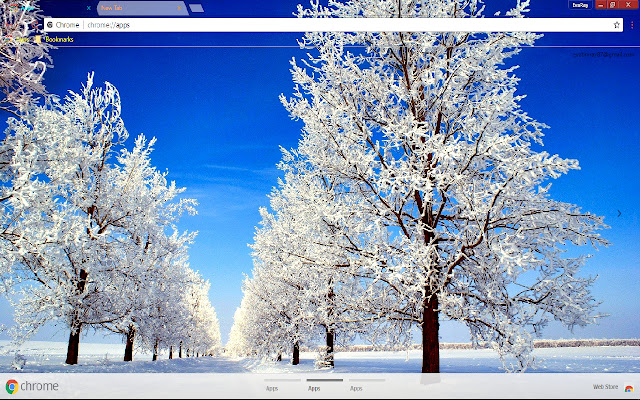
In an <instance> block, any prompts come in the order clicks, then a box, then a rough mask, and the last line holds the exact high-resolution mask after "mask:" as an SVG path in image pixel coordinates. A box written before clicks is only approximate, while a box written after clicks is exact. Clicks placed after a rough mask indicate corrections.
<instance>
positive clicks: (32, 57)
mask: <svg viewBox="0 0 640 400" xmlns="http://www.w3.org/2000/svg"><path fill="white" fill-rule="evenodd" d="M41 20H43V16H42V15H41V11H40V8H39V6H38V2H37V1H35V0H31V1H18V0H16V1H3V2H0V37H1V38H2V40H1V41H0V92H2V97H0V109H1V110H5V111H9V112H12V113H16V112H19V111H20V110H24V109H26V108H27V107H28V106H29V104H30V103H31V102H32V101H33V98H34V95H38V94H44V93H45V88H44V84H43V83H42V82H43V76H44V73H45V71H46V69H47V63H48V62H50V61H51V58H50V57H49V54H48V53H49V50H50V49H51V48H52V46H51V45H50V44H48V43H47V42H46V41H45V40H44V39H41V40H40V42H37V41H36V40H35V37H36V36H37V35H40V29H39V26H38V24H39V21H41Z"/></svg>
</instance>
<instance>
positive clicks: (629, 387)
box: [624, 385, 633, 393]
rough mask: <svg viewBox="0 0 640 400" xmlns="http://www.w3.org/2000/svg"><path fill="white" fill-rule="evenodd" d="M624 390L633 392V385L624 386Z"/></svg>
mask: <svg viewBox="0 0 640 400" xmlns="http://www.w3.org/2000/svg"><path fill="white" fill-rule="evenodd" d="M624 391H625V392H626V393H633V386H631V385H627V387H625V388H624Z"/></svg>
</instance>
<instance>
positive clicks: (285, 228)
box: [232, 151, 363, 366]
mask: <svg viewBox="0 0 640 400" xmlns="http://www.w3.org/2000/svg"><path fill="white" fill-rule="evenodd" d="M284 154H285V160H293V158H292V157H293V156H292V155H291V154H289V153H288V152H286V151H285V152H284ZM281 167H282V168H283V169H284V170H285V171H286V176H285V180H284V181H283V182H281V184H280V188H279V189H278V190H275V191H274V192H273V193H272V194H271V196H270V208H271V210H272V213H271V212H269V211H267V210H266V209H261V210H260V212H261V215H262V221H261V225H262V226H261V228H260V229H258V230H257V232H256V235H255V238H254V243H253V244H252V245H251V247H252V249H253V250H254V251H253V256H254V269H253V277H252V278H251V279H247V280H246V281H245V285H244V292H245V299H244V300H243V305H242V306H241V311H239V314H238V315H237V318H236V320H237V321H236V322H237V323H240V322H242V323H243V326H244V327H245V328H243V329H238V330H237V333H238V334H243V335H247V337H245V338H243V339H242V340H236V342H239V343H246V344H248V343H253V345H252V346H250V347H253V350H254V351H256V353H257V354H258V355H262V356H273V354H281V353H287V352H289V351H290V350H291V349H292V348H293V357H292V361H293V363H294V364H297V361H298V357H297V355H298V351H299V347H300V345H301V344H304V345H307V346H309V345H311V344H312V343H314V342H316V341H317V339H318V338H320V337H323V338H324V346H322V348H323V349H324V350H323V351H324V353H325V354H322V355H321V357H323V358H324V360H325V363H326V365H327V366H333V351H334V343H335V339H336V334H337V332H338V331H339V332H340V335H339V337H340V340H341V341H342V342H344V343H346V342H348V341H349V340H350V339H351V338H352V337H353V333H355V332H357V323H358V322H361V320H359V319H358V318H357V317H356V316H355V315H354V309H353V307H352V306H353V303H354V302H355V301H356V300H355V299H356V298H361V297H362V296H363V293H362V290H361V288H360V286H359V284H360V281H359V280H358V279H354V277H353V276H351V275H349V274H345V273H343V271H342V270H343V269H344V268H345V267H347V266H348V265H347V264H345V263H346V253H347V250H346V249H347V248H348V247H349V246H351V245H352V244H351V243H349V242H348V241H347V240H346V239H347V238H346V237H345V236H344V233H343V231H342V230H340V229H339V228H338V227H337V226H335V224H337V223H339V220H338V219H336V217H338V215H336V213H340V212H341V210H340V208H339V205H344V202H345V201H348V200H349V196H344V198H342V199H337V198H335V196H334V193H333V190H332V188H333V186H334V185H336V184H337V183H336V182H329V181H326V180H321V179H316V177H314V176H312V175H311V174H305V173H304V171H300V170H297V169H296V168H295V167H294V166H293V165H292V164H288V163H286V162H285V163H282V164H281ZM342 217H343V218H342V221H344V220H345V218H344V216H342ZM245 307H247V308H248V310H242V309H243V308H245ZM239 318H242V320H239ZM247 318H251V319H252V322H251V324H249V323H248V322H247V321H246V319H247ZM251 325H255V326H251ZM249 326H251V328H249V330H247V327H249ZM235 333H236V330H234V334H235ZM234 340H235V339H234ZM232 344H233V341H232ZM240 347H242V346H240Z"/></svg>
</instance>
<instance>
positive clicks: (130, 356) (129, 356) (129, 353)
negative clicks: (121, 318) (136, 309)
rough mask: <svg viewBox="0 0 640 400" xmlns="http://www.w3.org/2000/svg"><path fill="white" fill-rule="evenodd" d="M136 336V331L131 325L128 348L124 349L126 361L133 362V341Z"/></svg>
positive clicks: (128, 334)
mask: <svg viewBox="0 0 640 400" xmlns="http://www.w3.org/2000/svg"><path fill="white" fill-rule="evenodd" d="M135 335H136V329H135V328H134V327H133V325H129V331H128V332H127V346H126V347H125V348H124V360H125V361H133V339H134V338H135Z"/></svg>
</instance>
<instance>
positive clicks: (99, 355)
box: [0, 342, 640, 373]
mask: <svg viewBox="0 0 640 400" xmlns="http://www.w3.org/2000/svg"><path fill="white" fill-rule="evenodd" d="M7 345H8V342H0V346H1V347H0V372H3V373H8V372H16V370H15V369H14V368H13V366H12V364H13V362H14V357H15V356H14V353H13V352H10V353H9V352H7V351H8V347H7ZM123 352H124V345H122V344H96V343H81V344H80V357H79V364H78V365H75V366H69V365H66V364H64V359H65V354H66V343H61V342H27V343H25V344H24V345H23V346H22V347H21V349H20V350H19V353H20V354H21V355H22V356H24V357H25V358H26V364H25V365H24V367H23V369H22V370H21V372H125V373H126V372H226V373H229V372H231V373H238V372H256V373H289V372H292V373H293V372H334V373H363V372H365V373H372V372H373V373H376V372H377V373H385V372H403V373H412V372H419V371H420V363H421V361H420V352H419V351H415V350H413V351H409V352H344V353H337V354H336V357H335V364H336V366H335V368H334V369H333V370H315V369H314V359H315V354H314V353H302V354H301V363H300V365H297V366H292V365H290V364H289V362H288V360H287V359H286V358H285V359H284V360H283V361H282V362H262V361H257V360H254V359H237V358H229V357H224V356H221V357H199V358H182V359H177V358H176V359H173V360H168V359H166V358H167V355H166V354H164V355H163V356H162V359H160V360H158V361H156V362H153V361H150V360H151V355H149V354H142V353H135V354H134V361H133V362H129V363H125V362H123V361H122V356H123ZM534 354H535V356H536V358H537V360H538V361H539V367H538V368H537V369H535V370H529V372H631V373H639V372H640V347H636V346H619V347H617V346H602V347H562V348H548V349H536V350H535V352H534ZM174 356H177V354H174ZM440 364H441V371H442V372H502V370H501V369H500V367H501V365H502V364H501V363H500V360H499V359H498V357H497V355H496V353H495V352H494V351H492V350H441V352H440Z"/></svg>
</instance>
